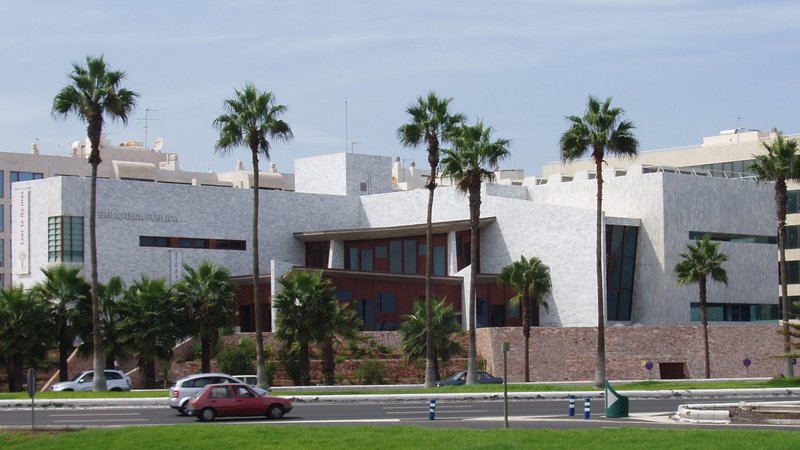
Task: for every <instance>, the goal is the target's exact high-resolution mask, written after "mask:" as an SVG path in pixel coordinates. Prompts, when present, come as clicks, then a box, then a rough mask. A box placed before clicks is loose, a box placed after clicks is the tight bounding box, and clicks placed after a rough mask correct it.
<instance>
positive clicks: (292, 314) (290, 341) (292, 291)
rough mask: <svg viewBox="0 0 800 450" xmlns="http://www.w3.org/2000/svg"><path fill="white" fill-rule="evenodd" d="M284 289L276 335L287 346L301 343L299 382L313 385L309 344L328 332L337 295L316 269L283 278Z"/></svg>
mask: <svg viewBox="0 0 800 450" xmlns="http://www.w3.org/2000/svg"><path fill="white" fill-rule="evenodd" d="M280 284H281V286H282V287H283V290H281V292H279V293H278V294H277V295H275V298H274V299H273V305H274V306H275V310H276V312H277V323H276V325H277V328H278V330H277V331H276V332H275V336H276V337H277V338H278V339H279V340H280V341H282V342H283V343H284V345H285V347H286V348H287V349H290V348H292V345H294V344H295V343H296V344H297V345H298V355H297V362H298V364H299V370H300V384H301V385H303V386H307V385H309V384H311V373H310V369H309V344H310V343H312V342H321V341H322V340H323V339H325V336H326V335H327V334H328V329H329V327H330V324H331V320H330V318H331V317H332V316H333V315H334V313H335V305H336V302H337V300H336V296H335V295H334V291H333V287H332V286H331V282H330V280H328V279H323V278H322V275H321V274H319V273H317V272H302V271H300V272H297V273H295V274H293V275H290V276H286V277H284V278H282V279H281V280H280Z"/></svg>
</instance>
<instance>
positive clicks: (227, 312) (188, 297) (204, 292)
mask: <svg viewBox="0 0 800 450" xmlns="http://www.w3.org/2000/svg"><path fill="white" fill-rule="evenodd" d="M183 270H184V272H185V275H184V276H183V279H182V280H180V281H179V282H177V283H175V286H174V287H173V289H174V290H175V295H176V297H177V300H178V302H179V303H180V304H181V305H183V308H184V310H185V312H186V320H187V323H188V325H189V326H188V330H187V331H188V332H189V333H190V334H193V335H195V336H199V337H200V348H201V351H200V354H201V358H200V359H201V369H200V370H201V371H203V372H211V347H212V345H214V344H216V342H217V340H218V339H219V329H220V328H225V327H231V326H233V322H234V319H235V317H234V306H235V300H236V289H235V288H234V286H233V284H232V283H231V280H230V272H229V271H228V269H226V268H224V267H219V266H217V265H216V264H213V263H211V262H208V261H206V262H203V263H201V264H200V266H199V267H198V268H197V270H195V269H193V268H192V267H190V266H189V265H187V264H184V265H183Z"/></svg>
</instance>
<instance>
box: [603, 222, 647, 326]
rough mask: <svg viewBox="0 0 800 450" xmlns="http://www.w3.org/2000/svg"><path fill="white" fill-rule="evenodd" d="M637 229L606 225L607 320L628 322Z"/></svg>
mask: <svg viewBox="0 0 800 450" xmlns="http://www.w3.org/2000/svg"><path fill="white" fill-rule="evenodd" d="M638 237H639V228H638V227H629V226H623V225H607V226H606V255H607V257H608V265H607V273H606V300H607V305H606V306H607V308H608V313H607V314H608V320H621V321H629V320H631V309H632V307H633V276H634V273H635V271H636V270H635V269H636V241H637V239H638Z"/></svg>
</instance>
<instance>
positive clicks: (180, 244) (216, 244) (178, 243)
mask: <svg viewBox="0 0 800 450" xmlns="http://www.w3.org/2000/svg"><path fill="white" fill-rule="evenodd" d="M139 247H163V248H194V249H211V250H246V249H247V245H246V242H245V241H240V240H235V239H203V238H187V237H169V236H139Z"/></svg>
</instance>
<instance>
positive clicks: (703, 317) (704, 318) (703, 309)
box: [699, 276, 711, 378]
mask: <svg viewBox="0 0 800 450" xmlns="http://www.w3.org/2000/svg"><path fill="white" fill-rule="evenodd" d="M699 285H700V321H701V322H702V323H703V361H704V363H705V374H706V378H711V359H710V357H709V351H708V303H706V277H705V276H703V278H700V282H699Z"/></svg>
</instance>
